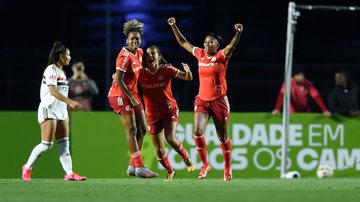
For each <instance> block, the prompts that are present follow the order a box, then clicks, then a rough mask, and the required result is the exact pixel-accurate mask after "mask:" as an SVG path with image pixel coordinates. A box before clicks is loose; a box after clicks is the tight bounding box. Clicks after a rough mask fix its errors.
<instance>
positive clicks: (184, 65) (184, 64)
mask: <svg viewBox="0 0 360 202" xmlns="http://www.w3.org/2000/svg"><path fill="white" fill-rule="evenodd" d="M181 65H182V66H183V68H184V70H185V72H190V67H189V65H188V64H187V63H181Z"/></svg>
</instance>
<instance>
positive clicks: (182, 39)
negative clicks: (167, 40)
mask: <svg viewBox="0 0 360 202" xmlns="http://www.w3.org/2000/svg"><path fill="white" fill-rule="evenodd" d="M168 23H169V25H170V27H171V29H172V31H173V32H174V35H175V37H176V40H177V42H178V43H179V44H180V46H181V47H183V48H184V49H185V50H187V51H189V52H190V53H191V54H192V50H193V48H194V46H193V45H192V44H191V43H189V42H188V41H187V40H186V38H185V37H184V36H183V35H182V34H181V32H180V30H179V29H178V27H177V26H176V20H175V18H174V17H171V18H169V19H168Z"/></svg>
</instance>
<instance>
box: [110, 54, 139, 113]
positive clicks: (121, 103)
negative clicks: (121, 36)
mask: <svg viewBox="0 0 360 202" xmlns="http://www.w3.org/2000/svg"><path fill="white" fill-rule="evenodd" d="M142 57H143V50H142V49H140V48H139V49H137V51H136V53H135V54H133V53H131V52H130V51H129V50H127V49H126V48H125V47H123V48H122V49H121V51H120V53H119V55H118V57H117V59H116V69H117V70H120V71H122V72H125V75H124V78H123V81H124V83H125V85H126V86H127V88H128V89H129V91H130V93H131V94H132V95H133V96H134V97H135V98H136V99H137V100H138V102H139V103H140V105H138V106H137V107H136V108H137V109H143V108H142V104H141V100H140V97H139V95H138V89H137V82H138V77H139V74H140V72H141V69H142ZM108 97H109V102H110V106H111V107H112V108H113V110H114V112H115V113H120V112H122V113H133V112H134V109H133V106H132V105H131V102H130V99H129V98H128V97H127V96H126V95H125V93H124V92H122V90H121V89H120V87H119V86H118V85H117V84H116V82H112V85H111V88H110V90H109V93H108Z"/></svg>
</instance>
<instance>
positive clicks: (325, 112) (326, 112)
mask: <svg viewBox="0 0 360 202" xmlns="http://www.w3.org/2000/svg"><path fill="white" fill-rule="evenodd" d="M323 115H324V116H325V117H329V116H331V112H330V111H324V112H323Z"/></svg>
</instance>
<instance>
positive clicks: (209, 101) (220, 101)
mask: <svg viewBox="0 0 360 202" xmlns="http://www.w3.org/2000/svg"><path fill="white" fill-rule="evenodd" d="M193 55H194V56H195V57H196V58H197V59H198V66H199V80H200V87H199V94H198V96H197V97H196V98H195V102H194V111H195V112H203V113H207V114H209V115H211V116H212V117H213V118H216V119H217V120H218V121H221V122H224V123H226V122H227V121H228V118H229V112H230V106H229V102H228V99H227V96H226V92H227V84H226V70H227V67H228V62H229V59H230V57H225V55H224V53H223V50H220V51H218V52H217V53H216V54H215V55H214V56H212V57H210V58H209V57H207V56H206V50H205V49H201V48H199V47H194V48H193Z"/></svg>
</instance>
